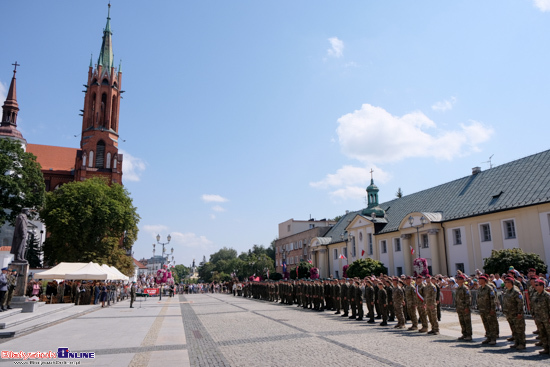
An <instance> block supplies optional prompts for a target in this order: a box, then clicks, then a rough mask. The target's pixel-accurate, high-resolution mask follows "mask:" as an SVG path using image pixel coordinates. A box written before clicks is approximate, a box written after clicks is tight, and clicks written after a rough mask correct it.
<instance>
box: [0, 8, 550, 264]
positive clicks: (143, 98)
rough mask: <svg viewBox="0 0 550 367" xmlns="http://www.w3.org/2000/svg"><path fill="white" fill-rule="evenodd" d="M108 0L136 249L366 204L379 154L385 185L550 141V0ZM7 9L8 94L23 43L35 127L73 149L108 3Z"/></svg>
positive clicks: (257, 230) (36, 136)
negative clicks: (136, 217) (119, 69)
mask: <svg viewBox="0 0 550 367" xmlns="http://www.w3.org/2000/svg"><path fill="white" fill-rule="evenodd" d="M111 5H112V7H111V28H112V31H113V36H112V40H113V51H114V55H115V60H116V62H115V64H116V65H118V62H119V60H122V86H121V89H123V90H125V91H126V93H125V94H124V98H123V99H122V101H121V106H120V122H119V126H120V129H119V133H120V145H119V148H120V150H121V151H122V152H123V153H124V162H123V172H124V176H123V183H124V185H125V187H126V189H127V190H128V191H129V193H130V195H131V197H132V198H133V202H134V205H135V206H136V207H137V209H138V213H139V215H140V216H141V221H140V223H139V229H140V232H139V238H138V240H137V242H136V243H135V245H134V257H135V258H136V259H141V258H143V257H145V258H149V257H151V256H152V254H153V253H152V251H153V246H152V244H153V243H155V242H156V240H155V236H156V235H157V234H160V235H161V237H162V240H161V242H162V241H165V239H166V236H167V235H168V234H170V235H171V238H172V240H171V242H170V243H169V244H168V248H172V247H173V248H174V254H173V256H174V259H175V263H176V264H184V265H187V266H189V265H190V264H191V262H192V261H193V258H194V259H196V260H197V262H198V261H200V260H202V257H203V256H206V258H207V259H208V257H209V255H210V254H212V253H214V252H216V251H217V250H218V249H220V248H222V247H232V248H234V249H236V250H237V251H238V252H239V253H240V252H242V251H247V250H248V249H249V248H251V247H252V246H253V245H254V244H257V245H264V246H266V247H267V246H269V245H270V243H271V241H272V240H273V239H275V238H277V237H278V233H277V231H278V224H279V223H281V222H284V221H286V220H288V219H290V218H294V219H296V220H307V219H309V218H315V219H322V218H334V217H336V216H338V215H342V214H344V213H345V211H346V210H359V209H361V208H363V207H365V206H366V204H365V195H366V192H365V188H366V187H367V186H368V185H369V183H370V178H371V173H370V171H371V170H372V171H373V172H372V175H373V179H374V182H375V183H376V185H377V186H378V187H379V189H380V192H379V198H380V201H381V202H384V201H388V200H391V199H393V198H394V197H395V194H396V192H397V190H398V189H399V188H401V190H402V192H403V194H404V195H408V194H412V193H414V192H418V191H421V190H423V189H427V188H430V187H433V186H436V185H439V184H442V183H445V182H449V181H452V180H455V179H458V178H461V177H464V176H468V175H470V174H471V170H472V168H473V167H476V166H479V167H481V169H482V170H486V169H490V166H491V165H492V166H498V165H500V164H503V163H507V162H510V161H512V160H515V159H519V158H522V157H525V156H528V155H531V154H534V153H538V152H541V151H544V150H547V149H549V145H548V137H549V136H550V131H549V130H550V124H549V120H550V119H549V116H550V103H548V102H549V101H550V91H549V86H550V68H549V65H550V0H487V1H478V0H463V1H441V0H432V1H427V0H425V1H423V0H418V1H409V0H394V1H373V0H369V1H367V0H357V1H354V0H350V1H345V2H341V1H323V0H315V1H313V0H303V1H286V0H278V1H252V0H250V1H244V0H243V1H221V0H210V1H179V0H178V1H176V0H173V1H172V0H165V1H141V0H137V1H135V0H132V1H129V0H128V1H123V0H112V1H111ZM0 13H1V14H3V17H2V33H3V35H2V41H1V43H0V44H1V45H2V52H1V53H0V99H1V100H2V101H3V100H4V99H5V94H6V90H7V87H8V86H9V82H10V80H11V77H12V70H13V66H11V64H13V63H14V62H15V61H17V62H18V63H19V64H20V65H21V66H19V67H18V69H17V97H18V102H19V107H20V112H19V117H18V128H19V130H20V131H21V132H22V133H23V136H24V137H25V139H26V140H27V141H28V142H29V143H34V144H46V145H56V146H64V147H74V148H78V147H79V144H80V138H79V134H80V130H81V126H82V121H81V117H80V116H79V113H80V112H79V110H80V109H82V108H83V103H84V94H83V93H82V90H83V89H84V88H83V87H82V85H83V84H85V83H86V81H87V73H88V65H89V63H90V55H93V56H92V57H93V60H94V63H95V62H96V60H97V57H98V54H99V50H100V47H101V37H102V35H103V33H102V32H103V28H104V27H105V23H106V17H107V1H104V2H103V3H102V2H101V1H91V0H87V1H68V0H65V1H55V2H44V1H9V2H8V1H3V2H1V3H0ZM489 161H490V163H489ZM156 254H157V255H159V251H158V246H157V252H156Z"/></svg>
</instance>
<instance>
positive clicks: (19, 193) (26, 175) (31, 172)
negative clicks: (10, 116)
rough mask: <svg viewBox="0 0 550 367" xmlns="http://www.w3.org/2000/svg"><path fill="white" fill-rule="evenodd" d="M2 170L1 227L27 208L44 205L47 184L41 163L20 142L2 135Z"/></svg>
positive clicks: (0, 192)
mask: <svg viewBox="0 0 550 367" xmlns="http://www.w3.org/2000/svg"><path fill="white" fill-rule="evenodd" d="M0 173H1V174H0V227H1V226H2V224H4V223H5V222H6V221H7V222H9V223H11V224H12V225H14V224H15V218H16V217H17V216H18V215H19V213H21V209H23V208H36V209H40V208H41V207H42V204H43V203H44V195H45V190H46V186H45V185H44V176H42V171H41V168H40V164H39V163H38V162H37V161H36V157H35V156H34V155H33V154H32V153H26V152H25V151H24V150H23V148H22V147H21V143H20V142H18V141H16V140H12V139H6V138H4V139H0ZM30 217H31V218H32V217H33V215H32V213H31V215H30Z"/></svg>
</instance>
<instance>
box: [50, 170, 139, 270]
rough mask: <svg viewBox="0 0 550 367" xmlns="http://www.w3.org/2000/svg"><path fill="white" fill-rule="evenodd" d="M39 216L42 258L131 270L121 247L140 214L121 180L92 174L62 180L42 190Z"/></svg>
mask: <svg viewBox="0 0 550 367" xmlns="http://www.w3.org/2000/svg"><path fill="white" fill-rule="evenodd" d="M40 217H41V219H42V221H43V222H44V223H45V224H46V228H48V232H49V234H50V235H49V237H48V238H47V239H46V241H45V242H44V256H45V259H46V260H47V262H48V263H50V264H55V263H59V262H62V261H67V262H89V261H93V262H97V263H103V264H107V265H112V266H115V267H116V268H118V269H119V270H120V271H121V272H123V273H124V274H126V275H131V274H132V273H133V271H134V267H133V261H132V258H131V257H130V256H127V252H128V251H130V250H131V248H132V245H133V243H134V241H135V240H136V238H137V233H138V227H137V224H138V222H139V219H140V218H139V215H138V214H137V209H136V207H134V206H133V204H132V199H131V198H130V196H129V193H128V191H127V190H126V189H125V188H124V187H122V186H121V185H119V184H112V185H108V184H107V183H106V182H105V180H103V179H101V178H97V177H96V178H92V179H88V180H85V181H80V182H70V183H67V184H65V185H63V186H61V187H60V188H59V189H57V190H55V191H53V192H49V193H48V194H47V195H46V201H45V205H44V208H43V209H42V210H41V211H40Z"/></svg>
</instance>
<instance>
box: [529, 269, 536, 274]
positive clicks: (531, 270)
mask: <svg viewBox="0 0 550 367" xmlns="http://www.w3.org/2000/svg"><path fill="white" fill-rule="evenodd" d="M529 272H533V273H536V272H537V271H536V270H535V269H534V268H531V269H529Z"/></svg>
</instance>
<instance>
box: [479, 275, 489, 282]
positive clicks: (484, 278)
mask: <svg viewBox="0 0 550 367" xmlns="http://www.w3.org/2000/svg"><path fill="white" fill-rule="evenodd" d="M481 279H483V280H485V281H487V277H486V276H485V275H482V276H480V277H479V280H481Z"/></svg>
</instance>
